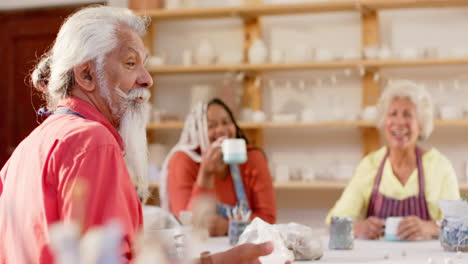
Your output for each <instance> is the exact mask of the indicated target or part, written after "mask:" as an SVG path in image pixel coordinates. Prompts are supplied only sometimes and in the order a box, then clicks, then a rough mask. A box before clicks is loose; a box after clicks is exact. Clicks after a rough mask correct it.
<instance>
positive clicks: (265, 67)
mask: <svg viewBox="0 0 468 264" xmlns="http://www.w3.org/2000/svg"><path fill="white" fill-rule="evenodd" d="M467 1H468V0H467ZM463 64H466V65H468V58H450V59H449V58H448V59H418V60H357V61H345V60H341V61H329V62H308V63H294V64H289V63H288V64H286V63H284V64H270V63H268V64H237V65H206V66H205V65H203V66H201V65H194V66H156V67H154V66H152V67H147V68H148V71H149V72H150V73H151V74H157V75H162V74H167V75H169V74H200V73H223V72H238V71H243V72H271V71H298V70H327V69H345V68H359V67H365V68H368V69H377V68H390V67H416V66H418V67H420V66H444V65H463Z"/></svg>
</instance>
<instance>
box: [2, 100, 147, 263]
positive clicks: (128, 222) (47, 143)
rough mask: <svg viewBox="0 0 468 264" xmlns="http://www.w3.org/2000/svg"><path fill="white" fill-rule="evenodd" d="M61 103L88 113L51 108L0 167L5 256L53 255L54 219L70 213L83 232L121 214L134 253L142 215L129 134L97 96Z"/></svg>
mask: <svg viewBox="0 0 468 264" xmlns="http://www.w3.org/2000/svg"><path fill="white" fill-rule="evenodd" d="M60 106H65V107H68V108H69V109H71V110H73V111H74V112H77V113H79V114H80V115H82V116H83V117H84V118H81V117H78V116H75V115H70V114H66V115H52V116H50V117H49V118H47V119H46V120H45V121H44V122H43V123H42V124H41V125H40V126H38V127H37V128H36V129H35V130H34V131H33V132H32V133H31V134H30V135H29V136H28V137H27V138H26V139H24V140H23V141H22V142H21V143H20V144H19V146H18V147H17V148H16V150H15V152H14V153H13V154H12V156H11V157H10V159H9V160H8V161H7V163H6V164H5V166H4V167H3V169H2V170H1V171H0V263H2V264H3V263H23V262H25V263H53V257H52V256H51V254H50V252H49V249H48V243H49V234H48V231H49V228H48V227H49V225H51V224H53V223H54V222H57V221H71V220H74V221H78V222H80V223H81V226H82V228H83V231H84V232H86V230H88V229H89V228H91V227H93V226H99V225H103V224H106V223H107V222H108V221H109V220H113V219H116V220H118V221H119V222H120V224H121V226H122V228H123V232H124V240H123V243H122V256H123V257H124V258H126V259H131V258H132V255H131V246H132V241H133V240H134V238H135V235H136V233H137V232H138V231H139V230H140V228H141V227H142V225H143V217H142V211H141V210H142V209H141V204H140V201H139V199H138V196H137V194H136V191H135V189H134V187H133V184H132V181H131V179H130V175H129V173H128V171H127V168H126V165H125V161H124V157H123V155H122V151H123V142H122V138H121V137H120V135H119V134H118V132H117V130H116V129H115V128H114V127H113V126H112V125H111V124H110V122H109V121H108V120H107V119H106V118H105V117H104V116H103V115H102V114H101V113H100V112H99V111H98V110H97V109H96V108H94V107H93V106H91V105H90V104H88V103H86V102H84V101H82V100H80V99H77V98H68V99H65V100H63V101H62V102H61V103H60V104H59V107H60ZM81 186H82V187H83V188H81V190H83V191H84V195H82V196H81V199H77V198H76V197H77V196H76V195H74V194H76V193H77V192H76V191H75V190H78V189H79V188H75V187H81ZM74 191H75V192H74ZM78 197H80V196H78Z"/></svg>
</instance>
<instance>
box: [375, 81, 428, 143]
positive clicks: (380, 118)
mask: <svg viewBox="0 0 468 264" xmlns="http://www.w3.org/2000/svg"><path fill="white" fill-rule="evenodd" d="M395 98H408V99H409V100H410V101H411V102H412V103H413V104H414V105H415V106H416V113H417V119H418V121H419V126H420V129H421V134H420V135H419V139H420V140H424V139H427V138H428V137H429V136H430V135H431V133H432V130H433V128H434V106H433V103H432V98H431V96H430V94H429V93H428V92H427V90H426V89H425V88H424V87H423V86H422V85H418V84H416V83H414V82H411V81H394V82H391V83H390V84H389V85H388V86H387V87H386V88H385V89H384V92H383V93H382V95H381V96H380V99H379V102H378V105H377V127H379V128H380V129H382V128H383V127H384V124H385V120H386V118H387V112H388V107H389V106H390V104H391V103H392V101H393V100H394V99H395Z"/></svg>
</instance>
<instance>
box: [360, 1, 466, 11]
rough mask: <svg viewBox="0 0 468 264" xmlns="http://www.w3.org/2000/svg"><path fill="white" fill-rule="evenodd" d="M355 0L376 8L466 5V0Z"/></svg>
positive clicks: (367, 6)
mask: <svg viewBox="0 0 468 264" xmlns="http://www.w3.org/2000/svg"><path fill="white" fill-rule="evenodd" d="M357 2H358V3H360V5H361V6H363V7H365V8H367V9H376V10H385V9H408V8H447V7H463V6H468V1H466V0H391V1H389V0H361V1H357Z"/></svg>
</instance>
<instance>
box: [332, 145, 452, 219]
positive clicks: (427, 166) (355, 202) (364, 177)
mask: <svg viewBox="0 0 468 264" xmlns="http://www.w3.org/2000/svg"><path fill="white" fill-rule="evenodd" d="M386 152H387V147H382V148H381V149H379V150H377V151H375V152H373V153H371V154H369V155H367V156H366V157H365V158H364V159H363V160H362V161H361V162H360V163H359V165H358V167H357V168H356V171H355V173H354V176H353V178H352V179H351V181H350V182H349V184H348V186H346V189H345V190H344V191H343V194H342V195H341V197H340V199H339V200H338V201H337V202H336V204H335V206H334V207H333V209H332V210H331V211H330V213H329V214H328V216H327V223H330V219H331V216H352V217H356V218H364V217H365V215H366V212H367V207H368V206H369V200H370V197H371V194H372V187H373V183H374V180H375V177H376V175H377V170H378V168H379V165H380V163H381V162H382V159H383V158H384V156H385V153H386ZM422 164H423V168H424V181H425V182H424V183H425V184H424V188H425V192H424V194H425V196H426V203H427V207H428V210H429V215H430V216H431V218H432V219H434V220H440V219H441V218H442V213H441V212H440V209H439V206H438V204H437V201H438V200H440V199H446V200H453V199H458V198H460V191H459V189H458V183H457V177H456V175H455V171H454V169H453V167H452V164H451V163H450V161H449V160H448V159H447V158H446V157H445V156H444V155H442V154H441V153H440V152H439V151H438V150H436V149H434V148H432V149H430V150H428V151H427V152H425V153H424V154H423V156H422ZM379 192H380V193H381V194H383V195H385V196H387V197H390V198H393V199H398V200H403V199H406V198H408V197H411V196H415V195H417V194H418V193H419V187H418V172H417V170H416V169H415V170H414V171H413V172H412V173H411V175H410V177H409V178H408V181H407V182H406V184H404V185H403V184H402V183H401V182H400V181H399V180H398V178H397V177H396V176H395V175H394V174H393V170H392V165H391V163H390V159H387V160H386V161H385V166H384V169H383V172H382V180H381V182H380V185H379Z"/></svg>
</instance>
